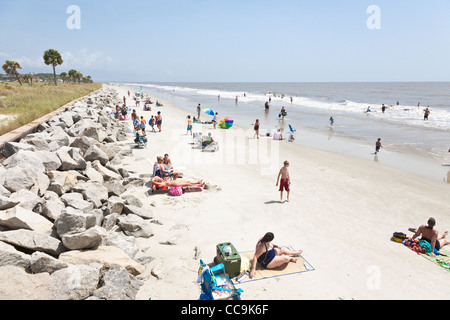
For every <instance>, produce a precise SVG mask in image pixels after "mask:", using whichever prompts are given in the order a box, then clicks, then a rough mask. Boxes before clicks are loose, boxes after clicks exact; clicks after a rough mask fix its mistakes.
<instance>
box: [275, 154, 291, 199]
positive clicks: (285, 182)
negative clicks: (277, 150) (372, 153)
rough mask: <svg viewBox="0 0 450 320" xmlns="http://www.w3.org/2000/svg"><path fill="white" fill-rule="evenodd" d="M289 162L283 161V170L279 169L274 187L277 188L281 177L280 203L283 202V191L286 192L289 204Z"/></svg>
mask: <svg viewBox="0 0 450 320" xmlns="http://www.w3.org/2000/svg"><path fill="white" fill-rule="evenodd" d="M288 168H289V161H285V162H284V166H283V168H281V169H280V172H279V173H278V177H277V184H276V186H277V187H278V181H280V177H281V181H280V189H279V191H280V202H283V189H284V190H286V192H287V201H288V202H289V192H290V191H291V190H290V188H289V187H290V184H291V182H290V181H289V170H288Z"/></svg>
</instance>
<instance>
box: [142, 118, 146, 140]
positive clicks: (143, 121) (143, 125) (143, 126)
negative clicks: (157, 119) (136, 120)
mask: <svg viewBox="0 0 450 320" xmlns="http://www.w3.org/2000/svg"><path fill="white" fill-rule="evenodd" d="M146 123H147V122H146V121H145V119H144V117H143V116H141V130H142V135H143V136H145V135H146V134H145V125H146Z"/></svg>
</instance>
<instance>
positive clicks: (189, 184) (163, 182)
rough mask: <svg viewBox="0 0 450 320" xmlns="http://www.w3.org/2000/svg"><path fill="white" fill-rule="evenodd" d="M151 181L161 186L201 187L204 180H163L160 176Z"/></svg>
mask: <svg viewBox="0 0 450 320" xmlns="http://www.w3.org/2000/svg"><path fill="white" fill-rule="evenodd" d="M152 182H153V183H154V184H156V185H158V186H161V187H203V186H204V185H205V182H203V180H200V181H188V180H164V179H162V178H160V177H154V178H153V179H152Z"/></svg>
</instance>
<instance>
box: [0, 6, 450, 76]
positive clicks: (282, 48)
mask: <svg viewBox="0 0 450 320" xmlns="http://www.w3.org/2000/svg"><path fill="white" fill-rule="evenodd" d="M73 5H75V6H77V8H79V14H78V12H75V11H71V10H69V12H68V9H69V8H70V6H73ZM373 6H375V8H376V10H373V9H371V8H374V7H373ZM0 33H1V35H2V36H1V42H0V63H2V64H3V62H4V61H5V60H15V61H18V62H19V63H20V64H21V66H22V67H23V70H20V72H21V73H28V72H31V73H33V72H34V73H38V72H52V68H51V66H47V65H45V64H44V62H43V58H42V57H43V54H44V52H45V50H48V49H50V48H52V49H55V50H58V51H59V52H60V53H61V55H62V58H63V60H64V63H63V64H62V65H61V66H58V67H57V69H56V71H57V73H61V72H63V71H65V72H67V71H68V70H69V69H76V70H79V71H80V72H82V73H83V74H84V75H85V76H87V75H90V76H91V77H92V78H93V80H94V81H102V82H114V81H118V82H380V81H381V82H386V81H387V82H391V81H393V82H396V81H450V1H448V0H429V1H419V0H371V1H367V0H341V1H336V0H314V1H312V0H239V1H238V0H227V1H224V0H221V1H219V0H159V1H157V0H127V1H124V0H90V1H86V0H80V1H77V0H70V1H67V0H0Z"/></svg>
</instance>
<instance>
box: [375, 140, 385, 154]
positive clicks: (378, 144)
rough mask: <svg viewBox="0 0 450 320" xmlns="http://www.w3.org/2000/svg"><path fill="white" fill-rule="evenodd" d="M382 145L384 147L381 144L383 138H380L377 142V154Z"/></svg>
mask: <svg viewBox="0 0 450 320" xmlns="http://www.w3.org/2000/svg"><path fill="white" fill-rule="evenodd" d="M381 147H383V146H382V145H381V139H380V138H378V140H377V142H376V143H375V154H378V152H380V149H381Z"/></svg>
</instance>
